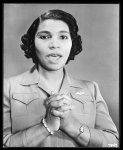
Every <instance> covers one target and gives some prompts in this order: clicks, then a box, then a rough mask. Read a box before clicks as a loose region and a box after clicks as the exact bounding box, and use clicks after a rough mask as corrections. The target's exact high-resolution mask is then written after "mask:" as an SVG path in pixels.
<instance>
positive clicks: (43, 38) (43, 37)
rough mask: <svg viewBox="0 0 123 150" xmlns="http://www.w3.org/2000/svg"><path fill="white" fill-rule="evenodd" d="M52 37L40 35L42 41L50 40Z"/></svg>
mask: <svg viewBox="0 0 123 150" xmlns="http://www.w3.org/2000/svg"><path fill="white" fill-rule="evenodd" d="M49 38H50V36H49V35H40V39H42V40H45V39H49Z"/></svg>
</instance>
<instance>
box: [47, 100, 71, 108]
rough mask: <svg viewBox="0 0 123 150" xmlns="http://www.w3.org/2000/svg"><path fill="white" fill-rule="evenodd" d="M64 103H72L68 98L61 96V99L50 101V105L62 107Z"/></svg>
mask: <svg viewBox="0 0 123 150" xmlns="http://www.w3.org/2000/svg"><path fill="white" fill-rule="evenodd" d="M63 105H70V101H69V100H67V99H64V98H61V99H60V100H59V101H52V102H49V106H50V107H55V108H58V107H61V106H63Z"/></svg>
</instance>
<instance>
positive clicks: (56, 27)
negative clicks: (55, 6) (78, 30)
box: [37, 19, 69, 32]
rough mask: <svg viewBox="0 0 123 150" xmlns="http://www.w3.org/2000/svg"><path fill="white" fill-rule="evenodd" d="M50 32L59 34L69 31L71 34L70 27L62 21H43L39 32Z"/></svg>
mask: <svg viewBox="0 0 123 150" xmlns="http://www.w3.org/2000/svg"><path fill="white" fill-rule="evenodd" d="M44 30H47V31H50V32H59V31H67V32H69V27H68V25H67V24H66V23H65V22H64V21H61V20H53V19H47V20H44V21H42V22H41V23H40V24H39V26H38V30H37V31H44Z"/></svg>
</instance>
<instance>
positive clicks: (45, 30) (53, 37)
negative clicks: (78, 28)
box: [35, 19, 72, 71]
mask: <svg viewBox="0 0 123 150" xmlns="http://www.w3.org/2000/svg"><path fill="white" fill-rule="evenodd" d="M71 47H72V40H71V36H70V31H69V27H68V25H67V24H66V23H65V22H63V21H61V20H53V19H48V20H45V21H43V22H41V23H40V25H39V27H38V29H37V32H36V35H35V48H36V54H37V57H38V59H39V64H40V65H41V66H42V67H43V68H44V69H47V70H50V71H51V70H52V71H55V70H59V69H61V68H63V66H64V65H65V63H66V61H67V59H68V57H69V54H70V50H71Z"/></svg>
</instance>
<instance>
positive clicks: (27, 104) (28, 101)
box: [11, 93, 39, 116]
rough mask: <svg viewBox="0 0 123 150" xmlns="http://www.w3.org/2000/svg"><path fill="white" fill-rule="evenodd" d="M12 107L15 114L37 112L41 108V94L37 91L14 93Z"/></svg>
mask: <svg viewBox="0 0 123 150" xmlns="http://www.w3.org/2000/svg"><path fill="white" fill-rule="evenodd" d="M11 107H12V108H11V110H12V113H13V115H14V116H20V115H27V114H28V113H30V112H34V111H36V112H37V111H38V109H39V108H38V107H39V96H38V94H37V93H13V97H12V103H11Z"/></svg>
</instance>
